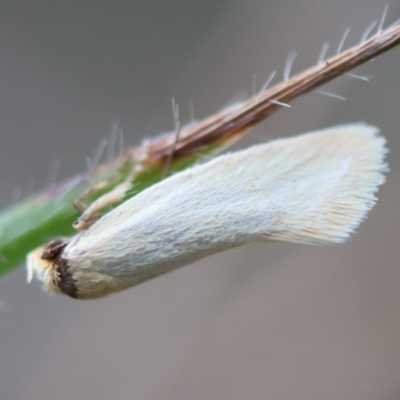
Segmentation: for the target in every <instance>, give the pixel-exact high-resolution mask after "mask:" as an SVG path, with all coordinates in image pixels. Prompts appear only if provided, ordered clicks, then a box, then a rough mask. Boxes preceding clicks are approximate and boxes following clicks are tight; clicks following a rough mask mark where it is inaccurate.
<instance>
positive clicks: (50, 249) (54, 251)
mask: <svg viewBox="0 0 400 400" xmlns="http://www.w3.org/2000/svg"><path fill="white" fill-rule="evenodd" d="M67 244H68V242H65V241H64V240H61V239H57V240H52V241H51V242H49V243H48V244H47V245H46V246H45V248H44V250H43V253H42V259H43V260H49V261H56V260H57V258H58V257H59V256H60V255H61V253H62V252H63V250H64V248H65V246H66V245H67Z"/></svg>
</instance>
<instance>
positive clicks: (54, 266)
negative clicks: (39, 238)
mask: <svg viewBox="0 0 400 400" xmlns="http://www.w3.org/2000/svg"><path fill="white" fill-rule="evenodd" d="M67 243H68V242H66V241H65V240H61V239H60V240H53V241H51V242H49V243H48V244H46V245H45V246H41V247H39V248H37V249H36V250H33V251H32V252H30V253H29V254H28V256H27V259H26V269H27V276H26V279H27V281H28V283H30V282H31V281H32V279H33V278H35V279H37V280H38V281H40V282H42V284H43V289H44V290H45V291H46V292H49V293H61V289H60V286H59V284H60V281H61V278H62V277H61V274H60V269H59V264H58V259H59V256H60V254H61V253H62V251H63V250H64V247H65V246H66V245H67Z"/></svg>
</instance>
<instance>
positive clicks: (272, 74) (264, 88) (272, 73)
mask: <svg viewBox="0 0 400 400" xmlns="http://www.w3.org/2000/svg"><path fill="white" fill-rule="evenodd" d="M275 75H276V70H273V71H272V72H271V73H270V74H269V76H268V78H267V80H266V81H265V82H264V84H263V85H262V86H261V89H260V91H259V94H263V93H264V92H265V91H266V90H267V89H268V86H269V85H270V83H271V82H272V81H273V80H274V78H275Z"/></svg>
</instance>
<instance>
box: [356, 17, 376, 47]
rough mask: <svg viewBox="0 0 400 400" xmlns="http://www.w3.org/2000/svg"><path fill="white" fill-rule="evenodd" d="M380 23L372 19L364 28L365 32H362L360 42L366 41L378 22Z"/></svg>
mask: <svg viewBox="0 0 400 400" xmlns="http://www.w3.org/2000/svg"><path fill="white" fill-rule="evenodd" d="M377 23H378V21H377V20H375V21H372V22H371V23H370V24H369V25H368V26H367V27H366V28H365V30H364V32H363V33H362V35H361V37H360V43H364V42H365V41H366V40H367V39H368V36H369V34H370V33H371V32H372V29H374V28H375V26H376V24H377Z"/></svg>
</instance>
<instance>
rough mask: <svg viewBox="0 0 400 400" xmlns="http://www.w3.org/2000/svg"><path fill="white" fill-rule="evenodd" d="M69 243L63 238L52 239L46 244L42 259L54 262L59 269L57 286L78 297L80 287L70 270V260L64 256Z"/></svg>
mask: <svg viewBox="0 0 400 400" xmlns="http://www.w3.org/2000/svg"><path fill="white" fill-rule="evenodd" d="M67 244H68V242H67V241H65V240H62V239H57V240H52V241H51V242H49V243H48V244H47V245H46V246H45V248H44V250H43V253H42V259H43V260H49V261H52V262H53V263H54V266H55V268H56V271H57V282H56V284H57V286H58V287H59V288H60V290H61V291H62V292H63V293H65V294H66V295H68V296H70V297H72V298H74V299H76V298H77V297H78V289H77V287H76V283H75V280H74V278H73V277H72V273H71V272H70V271H69V265H68V260H67V259H65V258H63V257H62V254H63V251H64V249H65V247H66V246H67Z"/></svg>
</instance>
